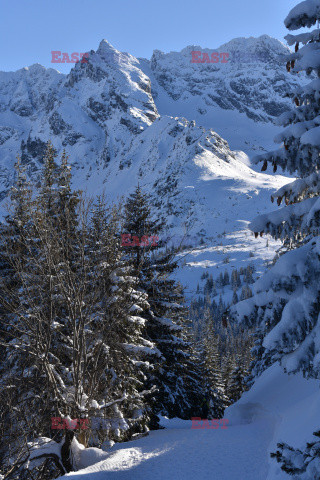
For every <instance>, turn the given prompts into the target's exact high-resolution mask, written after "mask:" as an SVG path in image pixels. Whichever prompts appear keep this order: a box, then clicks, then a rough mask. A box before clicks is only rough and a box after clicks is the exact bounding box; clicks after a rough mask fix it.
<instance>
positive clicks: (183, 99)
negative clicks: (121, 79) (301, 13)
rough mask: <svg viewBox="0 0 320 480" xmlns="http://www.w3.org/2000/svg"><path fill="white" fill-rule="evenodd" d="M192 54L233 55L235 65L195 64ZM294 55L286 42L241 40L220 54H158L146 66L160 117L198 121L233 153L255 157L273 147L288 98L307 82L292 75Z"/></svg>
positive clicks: (266, 38)
mask: <svg viewBox="0 0 320 480" xmlns="http://www.w3.org/2000/svg"><path fill="white" fill-rule="evenodd" d="M192 51H201V52H202V53H204V52H206V53H208V54H209V56H210V53H211V52H213V51H217V52H219V53H221V52H227V53H228V54H229V60H228V62H227V63H222V62H219V63H215V64H212V63H209V64H208V63H191V59H192V55H191V52H192ZM289 52H290V49H289V48H288V47H286V46H285V45H284V44H283V43H281V42H280V41H278V40H276V39H274V38H271V37H269V36H268V35H262V36H261V37H259V38H253V37H250V38H236V39H234V40H231V41H230V42H228V43H226V44H224V45H221V46H220V47H219V48H217V49H204V48H201V47H200V46H194V45H193V46H188V47H186V48H184V49H183V50H181V52H170V53H163V52H161V51H159V50H156V51H154V53H153V55H152V58H151V60H150V61H148V60H143V59H140V63H141V65H142V69H143V71H144V72H145V73H146V74H147V75H148V77H149V78H150V79H151V85H152V95H153V98H154V100H155V103H156V105H157V108H158V110H159V112H160V114H164V115H179V116H185V117H186V118H190V119H194V120H195V121H196V122H197V123H198V124H200V125H203V126H204V127H206V128H213V129H214V130H215V131H216V132H217V133H219V135H221V136H222V137H223V138H226V139H227V140H228V142H229V144H230V145H231V148H232V149H236V150H244V151H246V152H247V153H254V152H256V151H257V150H261V149H262V150H263V149H270V148H271V147H272V139H273V137H274V135H275V134H276V132H277V129H276V128H275V127H274V126H273V125H274V124H275V120H276V117H277V116H278V115H279V114H281V113H282V112H284V111H286V110H288V109H290V106H291V103H290V100H289V99H288V98H286V97H285V94H286V92H287V91H288V89H289V90H293V89H295V88H296V87H297V85H299V83H301V82H303V81H304V77H303V75H301V76H300V78H297V77H294V76H292V75H290V74H289V73H288V72H287V71H286V68H285V63H286V62H285V56H286V55H287V54H288V53H289ZM200 58H201V57H200ZM262 125H264V126H263V127H262Z"/></svg>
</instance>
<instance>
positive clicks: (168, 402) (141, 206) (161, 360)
mask: <svg viewBox="0 0 320 480" xmlns="http://www.w3.org/2000/svg"><path fill="white" fill-rule="evenodd" d="M154 218H155V214H153V213H152V211H151V208H150V206H149V200H148V197H147V195H145V194H143V192H142V190H141V188H140V187H139V186H138V187H137V188H136V190H135V192H134V193H133V194H132V195H130V196H129V198H128V200H127V202H126V204H125V207H124V225H123V231H124V232H125V233H127V234H131V237H132V238H134V237H137V238H139V239H140V241H141V239H142V238H145V239H146V238H148V237H149V238H150V237H155V236H159V234H160V233H161V232H162V231H163V229H164V224H163V223H161V222H159V221H157V220H155V219H154ZM124 249H126V251H127V257H128V261H129V263H130V264H133V266H134V270H133V271H134V275H135V276H136V277H137V278H138V287H139V291H140V292H141V293H142V294H146V295H147V300H148V304H149V307H148V308H147V309H146V310H145V311H144V312H143V313H142V314H141V316H143V317H144V318H145V319H146V326H145V334H146V336H147V338H148V339H149V340H150V341H151V342H152V343H154V344H155V346H156V349H157V356H156V357H155V360H154V370H153V373H152V375H150V376H149V377H148V382H147V384H148V385H149V386H151V384H152V385H153V384H155V385H156V386H157V393H156V394H155V396H154V399H153V401H152V402H151V406H152V410H153V411H154V413H157V414H158V413H159V414H162V415H168V416H169V417H175V416H179V417H181V418H190V415H192V412H193V410H194V409H195V408H196V405H194V404H193V403H194V402H196V398H197V395H198V394H197V391H198V389H199V385H198V381H197V372H196V365H194V364H192V361H191V353H192V352H191V350H192V342H191V341H189V340H190V338H189V335H190V333H189V332H190V327H189V325H188V323H189V322H188V313H187V309H186V307H185V301H184V296H183V289H182V287H181V285H180V284H179V283H177V282H176V281H175V280H174V279H173V278H172V274H173V272H174V271H175V270H176V269H177V268H178V264H177V261H176V259H175V253H176V252H175V250H171V251H170V252H168V251H167V249H166V248H165V247H164V246H163V245H162V244H161V241H160V242H159V243H158V244H157V245H153V244H152V242H151V244H150V243H149V245H147V242H145V244H144V245H143V246H141V245H140V246H138V245H137V246H135V245H133V246H129V247H124Z"/></svg>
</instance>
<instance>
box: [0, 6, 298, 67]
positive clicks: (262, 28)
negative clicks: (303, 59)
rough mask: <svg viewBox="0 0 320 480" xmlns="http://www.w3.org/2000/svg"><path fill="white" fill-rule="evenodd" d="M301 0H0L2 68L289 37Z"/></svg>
mask: <svg viewBox="0 0 320 480" xmlns="http://www.w3.org/2000/svg"><path fill="white" fill-rule="evenodd" d="M297 3H299V2H298V0H197V1H191V0H114V1H112V2H111V1H109V0H51V1H49V0H0V50H1V52H0V70H4V71H10V70H17V69H18V68H21V67H25V66H29V65H31V64H33V63H41V64H42V65H44V66H45V67H53V68H57V69H58V70H60V71H63V72H68V71H70V69H71V67H72V66H73V65H72V64H52V63H51V51H52V50H60V51H63V52H68V53H69V54H71V53H72V52H86V51H88V50H92V49H93V50H96V49H97V47H98V45H99V42H100V41H101V40H102V39H103V38H105V39H107V40H108V41H109V42H110V43H111V44H113V45H114V47H116V48H117V49H118V50H121V51H125V52H129V53H131V54H132V55H135V56H137V57H146V58H150V56H151V55H152V52H153V50H154V49H159V50H162V51H164V52H168V51H171V50H181V49H182V48H184V47H185V46H187V45H192V44H195V45H200V46H202V47H207V48H216V47H218V46H219V45H221V44H222V43H225V42H227V41H229V40H231V39H232V38H235V37H249V36H259V35H262V34H264V33H266V34H268V35H270V36H273V37H275V38H278V39H279V40H282V41H283V37H284V35H285V34H286V29H285V27H284V25H283V20H284V18H285V17H286V15H287V14H288V12H289V10H290V9H291V8H292V7H294V6H295V5H296V4H297Z"/></svg>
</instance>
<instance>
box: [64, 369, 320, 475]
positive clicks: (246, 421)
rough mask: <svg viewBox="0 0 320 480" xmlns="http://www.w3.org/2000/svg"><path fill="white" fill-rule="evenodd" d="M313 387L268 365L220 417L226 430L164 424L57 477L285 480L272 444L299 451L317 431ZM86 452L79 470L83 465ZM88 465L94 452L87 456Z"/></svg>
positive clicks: (318, 394) (319, 401)
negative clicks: (282, 442) (227, 421)
mask: <svg viewBox="0 0 320 480" xmlns="http://www.w3.org/2000/svg"><path fill="white" fill-rule="evenodd" d="M319 410H320V390H319V381H317V380H310V379H309V380H306V379H304V378H303V377H302V376H301V375H293V376H288V375H286V374H285V373H283V372H282V370H281V368H280V366H278V365H273V366H272V367H270V368H269V369H268V370H267V371H266V372H264V373H263V375H262V376H261V377H260V378H259V379H258V380H257V381H256V383H255V385H254V386H253V388H252V389H251V390H250V391H249V392H246V393H245V394H244V395H243V397H242V398H241V399H240V400H239V402H237V403H236V404H234V405H232V406H231V407H229V409H227V410H226V412H225V418H226V419H228V420H229V424H228V428H227V429H222V428H219V429H211V430H209V429H204V430H198V429H192V428H191V425H192V423H191V421H183V420H178V419H173V420H169V421H168V420H164V421H163V426H165V427H166V428H165V429H164V430H159V431H155V432H151V433H150V435H149V436H147V437H144V438H142V439H139V440H136V441H131V442H128V443H122V444H118V445H115V446H114V447H113V448H112V449H111V450H110V452H109V453H104V452H101V455H102V456H103V457H105V459H104V460H102V461H100V462H98V463H96V464H94V465H91V466H89V467H87V468H85V469H83V470H80V471H78V472H73V473H70V474H68V475H65V476H64V477H61V478H64V479H65V478H72V480H209V479H210V480H212V479H214V480H287V479H288V476H287V475H285V474H284V473H283V472H281V470H280V469H279V467H278V465H277V464H276V462H275V461H274V460H272V459H271V458H270V457H269V453H270V452H272V451H275V448H276V444H277V442H279V441H285V442H288V443H289V444H291V445H293V446H296V447H299V446H301V447H302V446H303V445H304V444H305V442H306V441H311V440H312V433H313V431H314V428H315V425H317V423H318V424H319V426H320V420H319V419H318V412H319ZM89 453H90V451H89V452H87V459H83V464H87V465H88V464H89V463H91V461H90V455H88V454H89ZM93 453H94V454H95V458H96V459H98V460H99V457H97V452H96V451H94V452H93Z"/></svg>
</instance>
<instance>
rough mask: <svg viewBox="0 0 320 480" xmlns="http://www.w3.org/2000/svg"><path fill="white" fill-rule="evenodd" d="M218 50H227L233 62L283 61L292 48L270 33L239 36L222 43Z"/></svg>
mask: <svg viewBox="0 0 320 480" xmlns="http://www.w3.org/2000/svg"><path fill="white" fill-rule="evenodd" d="M217 51H225V52H228V53H229V55H230V61H231V62H239V61H242V62H245V63H246V62H248V63H249V62H250V63H252V62H253V61H257V62H259V61H260V62H263V61H264V62H266V61H269V62H270V61H272V60H273V61H276V62H278V63H279V62H282V61H283V60H282V57H283V56H284V55H287V54H288V53H290V48H289V47H287V46H286V45H285V44H284V43H282V42H280V41H279V40H277V39H276V38H272V37H270V36H269V35H261V36H260V37H239V38H234V39H233V40H230V41H229V42H227V43H224V44H223V45H221V46H220V47H219V48H218V49H217Z"/></svg>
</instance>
